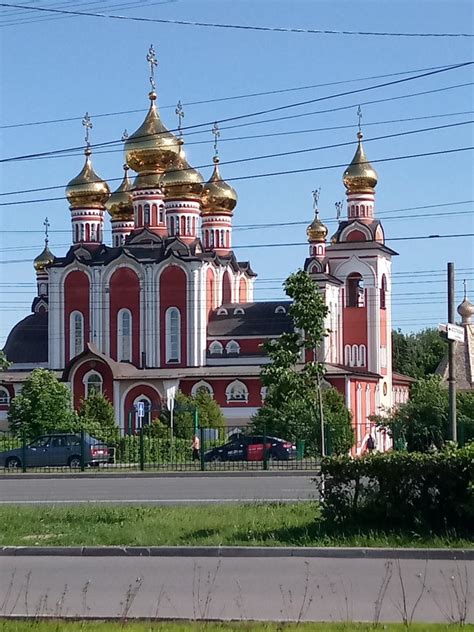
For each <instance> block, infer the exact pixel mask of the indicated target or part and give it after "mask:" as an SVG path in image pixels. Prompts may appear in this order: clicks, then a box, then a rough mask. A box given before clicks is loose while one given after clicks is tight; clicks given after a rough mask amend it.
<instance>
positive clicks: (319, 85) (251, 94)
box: [0, 65, 449, 142]
mask: <svg viewBox="0 0 474 632" xmlns="http://www.w3.org/2000/svg"><path fill="white" fill-rule="evenodd" d="M440 68H449V66H446V65H443V66H429V67H428V68H417V69H415V70H405V71H403V72H392V73H387V74H383V75H372V76H369V77H359V78H357V79H343V80H341V81H328V82H325V83H315V84H310V85H305V86H296V87H292V88H280V89H279V90H266V91H264V92H249V93H245V94H236V95H230V96H227V97H218V98H215V99H204V100H201V101H186V102H184V103H183V105H184V106H191V105H206V104H208V103H220V102H224V101H236V100H238V99H250V98H255V97H262V96H268V95H275V94H284V93H286V92H297V91H301V90H312V89H314V88H325V87H327V86H337V85H341V84H344V83H355V82H358V81H370V80H372V79H384V78H385V77H397V76H400V75H407V74H413V73H416V72H424V71H427V70H438V69H440ZM175 107H176V104H174V105H161V106H160V110H167V109H171V108H173V109H174V108H175ZM140 112H147V108H138V109H134V110H120V111H118V112H102V113H99V114H94V113H90V115H91V117H92V118H93V119H97V118H103V117H108V116H122V115H124V114H138V113H140ZM83 116H84V115H83V114H82V115H81V116H69V117H66V118H58V119H49V120H45V121H27V122H23V123H10V124H8V125H0V129H13V128H17V127H29V126H33V125H49V124H54V123H67V122H70V121H82V119H83ZM365 124H366V123H365ZM222 140H228V139H221V141H222ZM206 142H207V141H206ZM210 142H212V141H210Z"/></svg>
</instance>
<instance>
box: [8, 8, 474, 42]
mask: <svg viewBox="0 0 474 632" xmlns="http://www.w3.org/2000/svg"><path fill="white" fill-rule="evenodd" d="M0 6H2V7H9V8H15V9H26V10H28V11H43V12H48V13H60V14H65V15H75V16H84V17H94V18H106V19H109V20H124V21H128V22H145V23H153V24H173V25H175V26H197V27H205V28H218V29H236V30H239V31H259V32H262V31H265V32H270V33H298V34H309V35H356V36H376V37H474V34H472V33H397V32H395V33H391V32H388V31H346V30H334V29H308V28H291V27H276V26H255V25H253V26H250V25H244V24H224V23H217V22H197V21H194V20H192V21H191V20H166V19H164V18H146V17H138V16H130V15H114V14H111V13H95V12H93V11H72V10H65V9H53V8H46V7H29V6H24V5H21V4H12V3H6V2H3V3H0Z"/></svg>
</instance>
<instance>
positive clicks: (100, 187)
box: [66, 148, 110, 209]
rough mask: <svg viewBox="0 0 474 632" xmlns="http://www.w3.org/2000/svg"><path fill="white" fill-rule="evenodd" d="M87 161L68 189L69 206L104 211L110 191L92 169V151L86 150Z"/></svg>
mask: <svg viewBox="0 0 474 632" xmlns="http://www.w3.org/2000/svg"><path fill="white" fill-rule="evenodd" d="M84 153H85V155H86V161H85V163H84V167H83V168H82V170H81V172H80V173H79V174H78V175H77V176H76V177H75V178H73V179H72V180H71V181H70V182H69V184H68V185H67V187H66V197H67V199H68V200H69V205H70V207H71V208H72V209H74V208H98V209H103V208H104V204H105V203H106V202H107V200H108V198H109V195H110V189H109V186H108V184H107V182H105V180H102V179H101V178H99V176H98V175H97V174H96V172H95V171H94V169H93V167H92V161H91V151H90V149H89V148H87V149H86V150H85V152H84Z"/></svg>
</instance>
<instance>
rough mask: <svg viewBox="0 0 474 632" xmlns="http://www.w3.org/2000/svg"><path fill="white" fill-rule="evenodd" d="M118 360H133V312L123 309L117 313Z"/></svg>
mask: <svg viewBox="0 0 474 632" xmlns="http://www.w3.org/2000/svg"><path fill="white" fill-rule="evenodd" d="M117 321H118V322H117V360H118V361H119V362H131V361H132V314H131V313H130V311H129V310H128V309H121V310H120V311H119V313H118V315H117Z"/></svg>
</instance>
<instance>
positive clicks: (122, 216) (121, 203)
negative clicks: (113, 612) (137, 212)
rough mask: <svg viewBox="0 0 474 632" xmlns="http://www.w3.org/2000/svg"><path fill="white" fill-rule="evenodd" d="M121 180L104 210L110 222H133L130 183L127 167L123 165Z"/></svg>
mask: <svg viewBox="0 0 474 632" xmlns="http://www.w3.org/2000/svg"><path fill="white" fill-rule="evenodd" d="M123 169H124V174H123V180H122V183H121V184H120V186H119V188H118V189H117V190H116V191H114V192H113V193H112V195H111V196H110V197H109V199H108V200H107V202H106V204H105V208H106V209H107V211H108V212H109V214H110V217H111V219H112V220H122V221H124V222H127V221H132V220H133V200H132V194H131V189H132V183H131V182H130V179H129V177H128V173H127V172H128V166H127V165H124V167H123Z"/></svg>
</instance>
